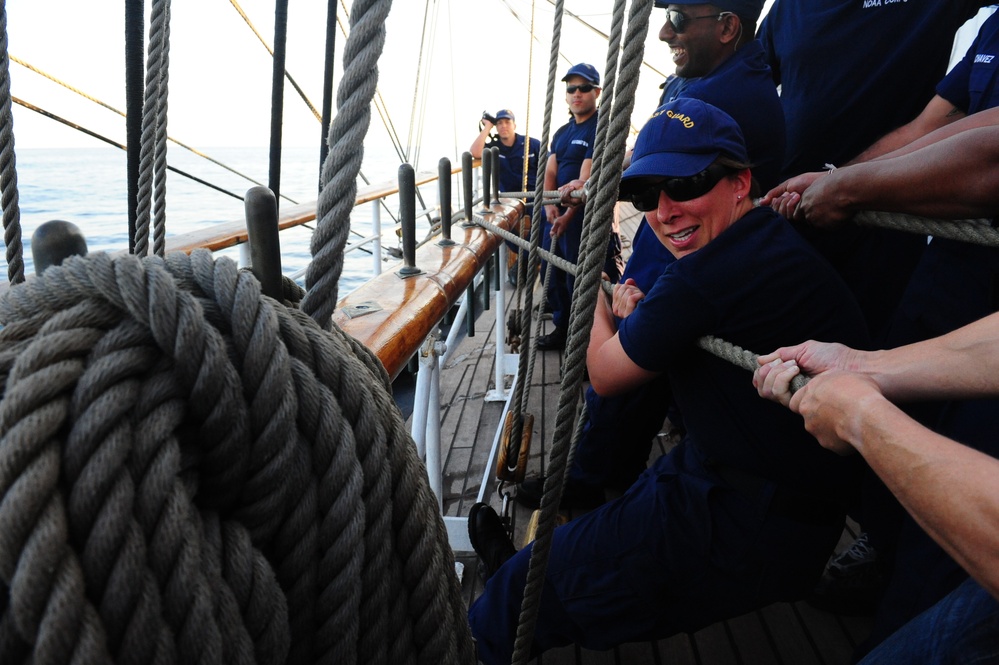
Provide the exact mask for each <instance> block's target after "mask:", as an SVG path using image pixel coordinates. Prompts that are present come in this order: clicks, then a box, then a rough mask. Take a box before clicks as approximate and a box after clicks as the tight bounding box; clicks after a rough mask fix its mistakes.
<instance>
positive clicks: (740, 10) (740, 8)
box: [655, 0, 764, 23]
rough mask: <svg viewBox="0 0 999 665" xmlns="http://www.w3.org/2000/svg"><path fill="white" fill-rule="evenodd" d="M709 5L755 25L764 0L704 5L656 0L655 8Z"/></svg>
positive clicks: (697, 1)
mask: <svg viewBox="0 0 999 665" xmlns="http://www.w3.org/2000/svg"><path fill="white" fill-rule="evenodd" d="M703 4H711V5H714V6H715V7H717V8H718V10H719V11H723V12H732V13H733V14H735V15H736V16H738V17H739V18H741V19H745V20H747V21H752V22H753V23H755V22H756V21H758V20H759V18H760V13H761V12H762V11H763V4H764V0H717V1H715V0H712V2H710V3H705V2H704V0H672V1H667V0H656V1H655V6H656V7H663V8H665V7H668V6H669V5H703Z"/></svg>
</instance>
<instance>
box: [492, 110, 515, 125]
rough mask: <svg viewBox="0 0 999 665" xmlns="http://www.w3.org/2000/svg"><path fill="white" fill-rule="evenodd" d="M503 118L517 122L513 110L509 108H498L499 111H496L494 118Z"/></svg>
mask: <svg viewBox="0 0 999 665" xmlns="http://www.w3.org/2000/svg"><path fill="white" fill-rule="evenodd" d="M503 118H509V119H510V120H513V121H514V122H517V120H516V119H515V118H514V117H513V111H511V110H510V109H500V110H499V111H496V119H497V120H502V119H503Z"/></svg>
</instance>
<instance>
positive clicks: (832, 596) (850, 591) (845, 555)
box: [808, 533, 885, 616]
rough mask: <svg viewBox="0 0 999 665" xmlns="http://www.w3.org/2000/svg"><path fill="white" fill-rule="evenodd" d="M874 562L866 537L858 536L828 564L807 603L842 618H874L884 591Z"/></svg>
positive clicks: (865, 535)
mask: <svg viewBox="0 0 999 665" xmlns="http://www.w3.org/2000/svg"><path fill="white" fill-rule="evenodd" d="M877 558H878V557H877V551H876V550H875V549H874V548H873V547H871V544H870V541H869V540H868V537H867V534H866V533H862V534H860V536H858V537H857V540H856V541H854V543H853V545H851V546H850V547H849V548H848V549H846V550H844V551H843V552H840V553H839V554H837V555H836V556H835V557H833V559H832V561H830V562H829V566H828V567H827V568H826V570H825V572H824V573H823V574H822V579H820V580H819V583H818V584H816V585H815V589H814V590H813V592H812V595H811V596H810V597H809V598H808V603H809V604H810V605H812V606H813V607H817V608H819V609H822V610H826V611H829V612H835V613H836V614H842V615H845V616H871V615H873V614H874V613H875V611H876V610H877V607H878V603H879V602H880V601H881V596H882V595H883V593H884V589H885V579H884V576H883V575H882V574H881V570H880V569H879V567H878V562H877Z"/></svg>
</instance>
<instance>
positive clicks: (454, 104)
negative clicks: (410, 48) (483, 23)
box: [447, 0, 465, 205]
mask: <svg viewBox="0 0 999 665" xmlns="http://www.w3.org/2000/svg"><path fill="white" fill-rule="evenodd" d="M447 33H448V34H449V35H453V34H454V26H453V25H452V23H451V0H447ZM447 48H448V58H449V60H448V62H450V63H451V68H450V74H451V140H452V141H454V159H455V160H456V161H457V160H458V159H461V153H459V152H458V100H457V99H455V94H454V91H455V84H454V63H455V59H454V40H453V39H449V40H447ZM457 189H458V203H459V204H461V205H464V203H462V200H461V197H462V196H464V193H465V192H464V189H465V188H464V187H458V188H457Z"/></svg>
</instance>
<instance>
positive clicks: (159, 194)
mask: <svg viewBox="0 0 999 665" xmlns="http://www.w3.org/2000/svg"><path fill="white" fill-rule="evenodd" d="M170 2H171V0H153V8H152V20H151V24H150V30H149V56H148V57H147V59H146V89H145V97H144V100H143V105H142V145H141V149H140V157H139V195H138V204H137V212H136V220H135V254H136V255H138V256H146V255H148V254H149V253H150V250H149V233H150V230H149V229H150V225H151V226H152V234H153V248H152V253H153V254H155V255H156V256H163V252H164V251H165V249H166V158H167V155H166V127H167V97H168V95H167V90H168V85H167V83H168V80H169V62H170ZM150 218H152V221H151V222H150Z"/></svg>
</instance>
